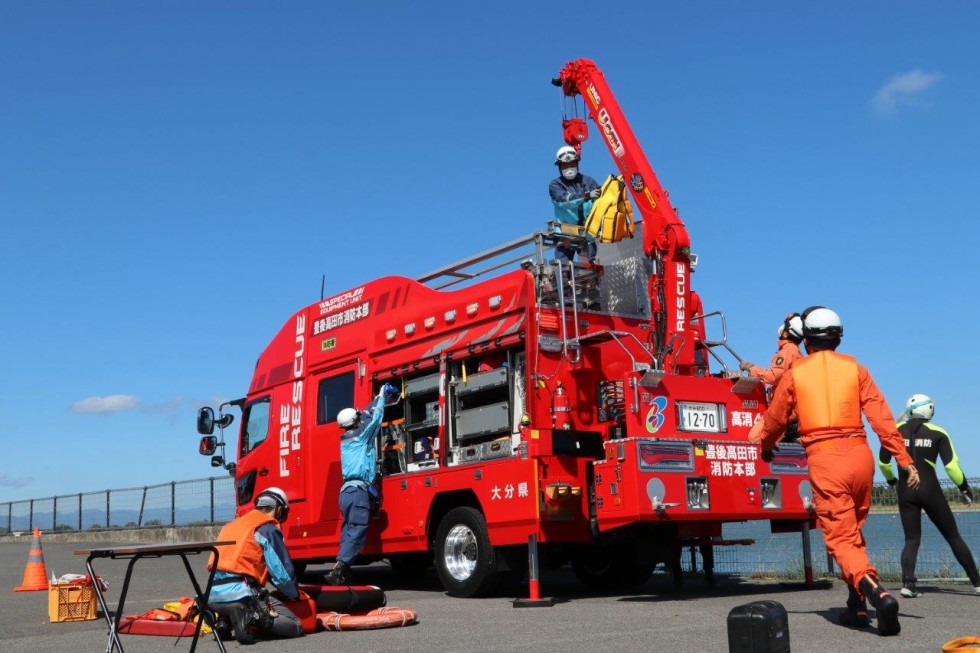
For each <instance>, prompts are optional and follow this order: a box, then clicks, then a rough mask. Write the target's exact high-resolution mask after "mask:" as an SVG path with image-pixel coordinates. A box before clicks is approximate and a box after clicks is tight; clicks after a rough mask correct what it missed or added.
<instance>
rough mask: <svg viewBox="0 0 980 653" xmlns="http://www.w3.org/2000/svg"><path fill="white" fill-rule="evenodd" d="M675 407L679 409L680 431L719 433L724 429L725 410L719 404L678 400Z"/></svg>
mask: <svg viewBox="0 0 980 653" xmlns="http://www.w3.org/2000/svg"><path fill="white" fill-rule="evenodd" d="M677 407H678V409H679V411H680V419H681V423H680V429H681V430H682V431H700V432H702V433H721V432H722V431H724V430H726V427H725V410H724V408H723V407H722V406H721V405H720V404H698V403H694V402H690V401H678V402H677Z"/></svg>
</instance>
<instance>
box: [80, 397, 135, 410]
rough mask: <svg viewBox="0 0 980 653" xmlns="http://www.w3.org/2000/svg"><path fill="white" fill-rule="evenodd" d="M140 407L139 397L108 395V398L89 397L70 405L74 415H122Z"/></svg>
mask: <svg viewBox="0 0 980 653" xmlns="http://www.w3.org/2000/svg"><path fill="white" fill-rule="evenodd" d="M139 405H140V399H139V397H134V396H132V395H109V396H108V397H89V398H87V399H82V400H81V401H76V402H75V403H73V404H72V405H71V411H72V412H75V413H101V414H108V413H122V412H125V411H127V410H133V409H134V408H136V407H137V406H139Z"/></svg>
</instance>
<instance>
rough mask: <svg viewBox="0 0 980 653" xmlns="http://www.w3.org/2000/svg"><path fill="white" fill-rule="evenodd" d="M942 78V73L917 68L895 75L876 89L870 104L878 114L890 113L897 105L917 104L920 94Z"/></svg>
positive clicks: (892, 112)
mask: <svg viewBox="0 0 980 653" xmlns="http://www.w3.org/2000/svg"><path fill="white" fill-rule="evenodd" d="M942 78H943V75H942V73H927V72H925V71H922V70H919V69H918V68H916V69H915V70H912V71H909V72H907V73H902V74H900V75H895V76H894V77H892V78H891V79H889V80H888V81H887V82H885V85H884V86H882V87H881V88H879V89H878V92H877V93H875V96H874V98H872V99H871V105H872V106H873V107H874V110H875V112H876V113H878V114H879V115H892V114H894V113H895V112H896V111H898V107H899V106H902V105H905V106H909V105H915V104H917V101H918V98H919V96H920V94H921V93H923V92H924V91H925V90H927V89H928V88H930V87H932V86H935V85H936V83H938V82H939V80H941V79H942Z"/></svg>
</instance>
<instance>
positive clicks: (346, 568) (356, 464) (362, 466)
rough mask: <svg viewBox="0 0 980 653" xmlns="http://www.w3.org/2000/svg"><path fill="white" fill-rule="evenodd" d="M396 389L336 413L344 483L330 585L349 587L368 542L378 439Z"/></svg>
mask: <svg viewBox="0 0 980 653" xmlns="http://www.w3.org/2000/svg"><path fill="white" fill-rule="evenodd" d="M397 394H398V389H397V388H395V387H394V386H392V385H389V384H387V383H386V384H384V385H383V386H382V387H381V390H379V391H378V396H377V397H376V398H375V400H374V401H373V402H371V405H370V406H368V407H367V408H366V409H364V410H363V411H357V410H355V409H354V408H344V409H343V410H341V411H340V412H339V413H337V425H338V426H340V428H342V429H344V432H343V433H342V434H341V436H340V467H341V471H342V473H343V479H344V481H343V482H344V484H343V485H342V486H340V513H341V516H342V517H343V526H341V530H340V551H339V552H338V553H337V563H336V564H335V565H334V568H333V569H331V570H330V571H329V572H328V573H327V576H326V580H327V582H328V583H330V584H331V585H350V583H351V572H350V567H351V565H352V564H353V563H354V560H355V559H356V558H357V556H358V555H360V553H361V550H362V549H363V548H364V543H365V542H366V541H367V531H368V521H369V519H370V516H371V495H372V493H373V492H375V491H376V489H375V487H374V477H375V475H376V473H377V460H378V445H377V437H378V433H379V431H380V430H381V419H382V417H383V416H384V412H385V397H386V396H387V395H397Z"/></svg>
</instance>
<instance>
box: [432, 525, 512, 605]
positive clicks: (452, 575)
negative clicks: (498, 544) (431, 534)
mask: <svg viewBox="0 0 980 653" xmlns="http://www.w3.org/2000/svg"><path fill="white" fill-rule="evenodd" d="M435 548H436V556H435V558H436V560H435V562H436V571H437V572H438V574H439V580H440V581H442V586H443V587H444V588H446V592H447V593H448V594H449V595H450V596H456V597H460V598H468V597H472V596H483V595H485V594H487V593H489V592H492V591H493V590H494V589H496V587H497V584H498V582H499V580H500V579H499V573H498V568H497V555H496V552H495V551H494V550H493V546H492V545H491V544H490V534H489V532H488V531H487V522H486V520H485V519H484V518H483V514H481V513H480V511H479V510H476V509H475V508H470V507H459V508H453V509H452V510H450V511H449V512H448V513H446V516H445V517H443V518H442V521H441V522H440V523H439V529H438V530H437V531H436V547H435Z"/></svg>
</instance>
